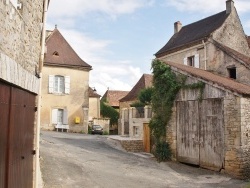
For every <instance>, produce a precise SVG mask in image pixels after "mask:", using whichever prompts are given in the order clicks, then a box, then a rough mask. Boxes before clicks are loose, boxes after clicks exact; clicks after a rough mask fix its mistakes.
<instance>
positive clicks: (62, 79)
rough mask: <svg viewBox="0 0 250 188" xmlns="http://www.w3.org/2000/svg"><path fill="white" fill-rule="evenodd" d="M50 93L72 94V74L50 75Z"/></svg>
mask: <svg viewBox="0 0 250 188" xmlns="http://www.w3.org/2000/svg"><path fill="white" fill-rule="evenodd" d="M49 93H52V94H70V76H61V75H49Z"/></svg>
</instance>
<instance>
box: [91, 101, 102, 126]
mask: <svg viewBox="0 0 250 188" xmlns="http://www.w3.org/2000/svg"><path fill="white" fill-rule="evenodd" d="M93 118H100V98H93V97H90V98H89V121H91V120H92V119H93Z"/></svg>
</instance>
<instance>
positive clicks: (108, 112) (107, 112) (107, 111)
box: [100, 100, 119, 125]
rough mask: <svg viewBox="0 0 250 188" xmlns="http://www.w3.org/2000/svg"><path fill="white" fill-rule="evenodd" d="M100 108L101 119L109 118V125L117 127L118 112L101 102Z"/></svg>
mask: <svg viewBox="0 0 250 188" xmlns="http://www.w3.org/2000/svg"><path fill="white" fill-rule="evenodd" d="M100 107H101V109H100V112H101V115H102V117H107V118H110V125H118V119H119V112H118V111H117V110H115V109H114V108H113V107H112V106H109V105H107V104H106V103H105V101H102V100H101V102H100Z"/></svg>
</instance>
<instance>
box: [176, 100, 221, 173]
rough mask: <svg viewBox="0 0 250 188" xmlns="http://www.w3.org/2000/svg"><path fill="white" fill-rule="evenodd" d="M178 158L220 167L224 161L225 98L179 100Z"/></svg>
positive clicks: (206, 166) (196, 163)
mask: <svg viewBox="0 0 250 188" xmlns="http://www.w3.org/2000/svg"><path fill="white" fill-rule="evenodd" d="M176 110H177V117H176V118H177V160H178V161H180V162H185V163H189V164H195V165H200V166H202V167H205V168H208V169H213V170H220V169H221V168H222V167H223V165H224V163H223V161H224V159H223V156H224V151H223V143H224V137H223V135H224V126H223V100H222V99H207V100H203V101H202V102H201V103H200V102H198V101H178V102H176Z"/></svg>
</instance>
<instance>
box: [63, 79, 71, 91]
mask: <svg viewBox="0 0 250 188" xmlns="http://www.w3.org/2000/svg"><path fill="white" fill-rule="evenodd" d="M64 81H65V93H66V94H69V93H70V77H69V76H65V77H64Z"/></svg>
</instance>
